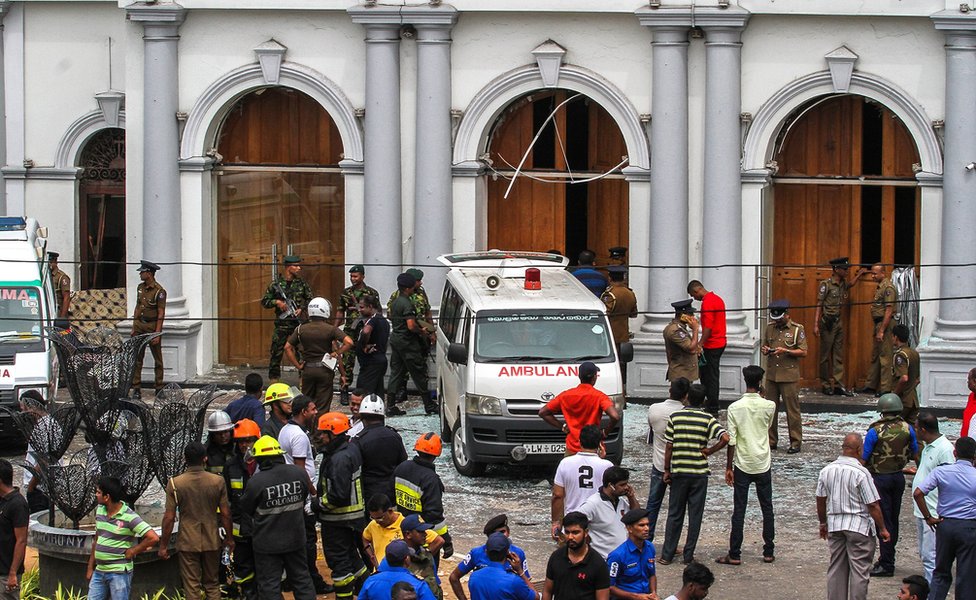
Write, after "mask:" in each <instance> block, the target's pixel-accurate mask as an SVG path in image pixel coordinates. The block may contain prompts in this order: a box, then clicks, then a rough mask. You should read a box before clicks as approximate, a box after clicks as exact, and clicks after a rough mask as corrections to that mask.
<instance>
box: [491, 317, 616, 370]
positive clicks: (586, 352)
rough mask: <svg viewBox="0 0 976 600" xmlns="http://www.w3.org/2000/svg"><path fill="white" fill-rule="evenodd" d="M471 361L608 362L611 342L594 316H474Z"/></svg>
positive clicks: (602, 322) (603, 324)
mask: <svg viewBox="0 0 976 600" xmlns="http://www.w3.org/2000/svg"><path fill="white" fill-rule="evenodd" d="M477 320H478V322H477V324H476V329H475V331H476V334H475V360H476V361H477V362H493V363H520V362H533V363H538V362H544V363H579V362H582V361H584V360H590V361H595V362H612V361H613V359H614V356H613V341H612V340H611V338H610V331H609V329H608V327H607V325H606V317H605V316H604V315H603V314H601V313H598V312H578V313H568V312H565V311H536V312H526V313H518V314H513V313H502V312H498V311H482V312H480V313H478V316H477Z"/></svg>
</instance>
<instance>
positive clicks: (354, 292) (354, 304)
mask: <svg viewBox="0 0 976 600" xmlns="http://www.w3.org/2000/svg"><path fill="white" fill-rule="evenodd" d="M365 279H366V269H365V268H364V267H363V265H353V266H352V267H351V268H350V269H349V283H351V284H352V285H350V286H349V287H347V288H346V289H344V290H342V294H341V295H340V296H339V305H338V307H336V314H335V319H333V321H332V324H333V325H335V326H336V327H342V330H343V331H344V332H345V333H346V335H348V336H349V337H350V338H352V339H353V340H358V339H359V334H360V332H362V330H363V316H362V314H360V312H359V303H360V302H362V299H363V298H365V297H366V296H373V297H375V298H376V299H377V300H379V299H380V293H379V292H377V291H376V290H375V289H373V288H371V287H369V286H368V285H366V281H365ZM355 364H356V353H355V352H346V353H345V354H343V355H342V366H343V368H344V369H345V371H346V377H347V378H348V380H349V381H352V375H353V368H354V366H355Z"/></svg>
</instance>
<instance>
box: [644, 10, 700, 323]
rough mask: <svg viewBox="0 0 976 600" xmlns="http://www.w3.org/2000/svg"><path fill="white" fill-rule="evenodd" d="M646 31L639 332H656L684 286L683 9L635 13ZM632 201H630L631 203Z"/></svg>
mask: <svg viewBox="0 0 976 600" xmlns="http://www.w3.org/2000/svg"><path fill="white" fill-rule="evenodd" d="M638 16H639V19H640V22H641V25H644V26H647V27H649V28H650V29H651V34H652V41H651V48H652V63H651V223H650V228H649V230H650V240H649V241H650V246H649V249H650V264H651V265H662V266H667V267H668V268H662V269H656V268H651V269H650V270H649V271H648V273H647V288H646V294H647V309H648V310H649V311H651V312H652V313H659V314H651V315H649V316H648V317H647V320H646V321H645V322H644V325H643V326H642V327H641V329H642V330H644V331H647V332H653V333H657V332H661V331H663V330H664V327H665V325H667V323H668V321H670V320H671V315H669V314H668V311H670V310H671V303H672V302H674V301H675V300H681V299H682V298H686V297H687V296H688V295H687V293H686V291H685V290H686V287H687V285H688V267H687V265H688V31H689V28H690V26H691V15H690V12H689V11H687V9H675V10H668V9H656V10H654V9H648V10H647V11H646V12H643V11H639V14H638ZM631 200H632V201H633V200H634V199H631Z"/></svg>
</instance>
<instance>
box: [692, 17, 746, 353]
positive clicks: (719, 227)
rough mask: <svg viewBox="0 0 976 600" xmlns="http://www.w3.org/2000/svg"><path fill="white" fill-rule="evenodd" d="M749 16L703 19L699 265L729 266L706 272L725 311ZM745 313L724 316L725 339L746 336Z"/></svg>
mask: <svg viewBox="0 0 976 600" xmlns="http://www.w3.org/2000/svg"><path fill="white" fill-rule="evenodd" d="M748 19H749V13H748V12H747V11H744V10H741V9H732V8H729V9H726V10H724V11H723V12H721V13H717V14H712V15H710V16H709V17H708V21H707V23H706V24H703V25H702V26H703V27H704V29H705V132H706V139H705V146H704V153H705V156H704V171H705V181H704V188H703V189H704V198H703V200H704V203H703V207H702V212H703V215H704V228H703V234H702V262H703V264H704V265H706V266H710V265H734V266H728V267H721V268H715V269H706V270H705V271H704V272H703V273H702V280H703V282H704V283H705V286H706V288H708V289H710V290H715V292H716V293H717V294H719V295H720V296H722V297H723V299H724V300H725V304H726V306H727V307H728V308H740V307H742V306H745V305H744V304H743V296H742V285H741V278H740V272H741V270H742V268H741V267H739V266H737V265H739V264H741V263H742V189H741V182H740V177H741V160H740V156H741V152H740V149H741V131H742V130H741V123H740V117H739V115H740V114H741V112H742V93H741V90H742V43H741V42H740V38H741V34H742V30H743V28H744V27H745V24H746V22H747V21H748ZM745 318H746V316H745V314H744V313H742V312H740V311H736V312H730V313H729V314H728V315H727V319H728V323H727V325H728V335H729V336H730V337H744V336H746V335H747V334H748V329H747V327H746V324H745Z"/></svg>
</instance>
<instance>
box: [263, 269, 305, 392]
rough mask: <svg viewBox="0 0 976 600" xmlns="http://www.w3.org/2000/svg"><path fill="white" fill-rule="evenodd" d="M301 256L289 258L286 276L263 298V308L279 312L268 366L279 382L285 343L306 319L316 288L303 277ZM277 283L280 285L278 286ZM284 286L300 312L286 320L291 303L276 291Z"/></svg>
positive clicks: (271, 376)
mask: <svg viewBox="0 0 976 600" xmlns="http://www.w3.org/2000/svg"><path fill="white" fill-rule="evenodd" d="M301 262H302V259H301V257H298V256H294V255H288V256H286V257H285V259H284V273H283V274H280V275H278V279H276V280H275V281H272V282H271V284H270V285H268V289H267V290H266V291H265V292H264V296H263V297H262V298H261V306H263V307H265V308H273V309H274V311H275V322H274V332H273V333H272V334H271V360H270V363H269V365H268V378H269V379H270V380H271V381H272V382H275V381H277V380H279V379H281V358H282V356H284V354H285V342H287V341H288V336H290V335H291V334H292V332H293V331H295V328H296V327H298V324H299V323H301V322H302V321H304V320H305V309H306V308H307V307H308V303H309V302H310V301H311V300H312V296H313V295H314V294H312V288H311V287H310V286H309V285H308V282H307V281H305V280H304V279H303V278H302V277H301V272H302V265H301ZM275 283H277V284H278V286H275ZM275 287H280V288H281V290H282V291H283V292H284V294H285V296H287V297H288V299H289V300H291V301H293V302H294V303H295V307H296V308H297V313H296V314H295V315H294V316H292V317H290V318H285V319H282V318H280V317H281V315H282V314H283V313H285V312H287V310H288V304H287V303H286V302H285V299H284V298H282V297H281V294H279V293H278V291H277V290H276V289H275Z"/></svg>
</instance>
